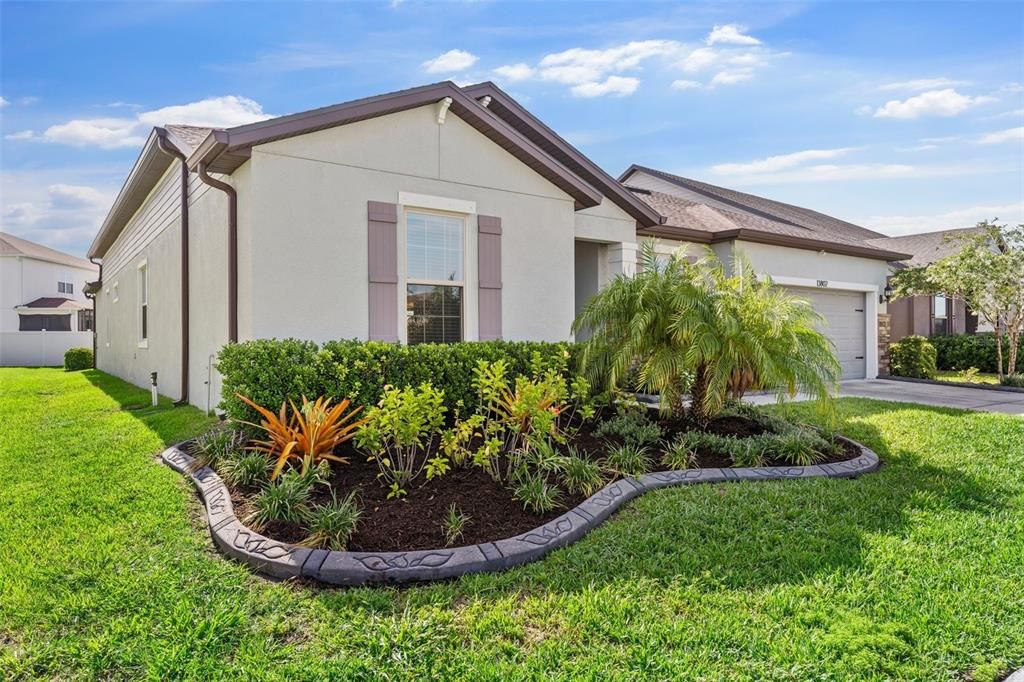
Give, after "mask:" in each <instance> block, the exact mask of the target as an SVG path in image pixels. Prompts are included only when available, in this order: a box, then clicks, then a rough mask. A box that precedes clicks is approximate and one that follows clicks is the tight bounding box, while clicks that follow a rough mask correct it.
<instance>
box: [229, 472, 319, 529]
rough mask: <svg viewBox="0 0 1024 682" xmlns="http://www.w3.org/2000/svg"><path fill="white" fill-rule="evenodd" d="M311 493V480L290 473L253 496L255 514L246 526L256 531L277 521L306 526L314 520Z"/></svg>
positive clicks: (247, 518) (251, 515)
mask: <svg viewBox="0 0 1024 682" xmlns="http://www.w3.org/2000/svg"><path fill="white" fill-rule="evenodd" d="M311 493H312V485H311V483H310V481H309V478H308V477H307V476H303V475H302V474H301V473H299V472H297V471H288V472H286V473H285V474H283V475H282V476H280V477H279V478H278V480H277V481H273V482H271V483H270V484H269V485H267V486H266V487H265V488H263V489H262V490H260V491H259V492H258V493H256V494H255V495H254V496H253V498H252V506H253V510H252V513H251V514H249V516H247V517H246V519H245V520H246V523H249V524H251V525H252V526H253V528H255V529H256V530H260V529H262V528H264V527H265V526H266V525H267V524H268V523H271V522H273V521H281V522H286V523H297V524H305V523H306V522H308V521H309V519H310V509H309V498H310V494H311Z"/></svg>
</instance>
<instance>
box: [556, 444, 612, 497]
mask: <svg viewBox="0 0 1024 682" xmlns="http://www.w3.org/2000/svg"><path fill="white" fill-rule="evenodd" d="M562 482H563V483H564V484H565V489H566V490H568V491H569V492H570V493H571V494H573V495H584V496H586V497H590V496H591V495H593V494H594V493H596V492H597V491H598V490H600V489H601V486H602V485H604V477H602V476H601V467H600V465H598V463H597V462H593V461H591V460H589V459H584V458H583V457H580V456H579V454H577V453H576V452H575V450H574V449H570V454H569V457H568V458H567V459H566V463H565V470H564V471H563V472H562Z"/></svg>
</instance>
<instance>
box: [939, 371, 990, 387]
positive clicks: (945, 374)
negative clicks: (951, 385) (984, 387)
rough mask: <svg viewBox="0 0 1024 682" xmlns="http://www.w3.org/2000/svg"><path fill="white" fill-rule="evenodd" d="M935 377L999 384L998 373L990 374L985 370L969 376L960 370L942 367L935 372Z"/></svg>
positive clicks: (940, 379)
mask: <svg viewBox="0 0 1024 682" xmlns="http://www.w3.org/2000/svg"><path fill="white" fill-rule="evenodd" d="M935 378H936V379H938V380H939V381H958V382H960V383H965V384H997V385H998V384H999V375H998V374H988V373H985V372H979V373H977V374H975V375H974V376H973V377H970V378H967V377H964V376H963V375H961V374H960V372H954V371H953V370H948V369H940V370H939V371H938V372H936V373H935Z"/></svg>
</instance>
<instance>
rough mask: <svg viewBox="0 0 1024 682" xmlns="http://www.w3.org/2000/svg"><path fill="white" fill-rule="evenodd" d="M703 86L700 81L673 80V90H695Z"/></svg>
mask: <svg viewBox="0 0 1024 682" xmlns="http://www.w3.org/2000/svg"><path fill="white" fill-rule="evenodd" d="M699 87H702V86H701V84H700V81H688V80H676V81H672V89H673V90H693V89H694V88H699Z"/></svg>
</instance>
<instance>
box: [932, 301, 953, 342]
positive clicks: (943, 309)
mask: <svg viewBox="0 0 1024 682" xmlns="http://www.w3.org/2000/svg"><path fill="white" fill-rule="evenodd" d="M947 307H948V301H947V300H946V297H945V296H943V295H942V294H938V295H937V296H935V312H934V313H933V314H932V321H933V324H932V334H936V335H941V334H947V333H949V331H948V330H949V325H948V322H947V320H948V312H947Z"/></svg>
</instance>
